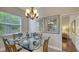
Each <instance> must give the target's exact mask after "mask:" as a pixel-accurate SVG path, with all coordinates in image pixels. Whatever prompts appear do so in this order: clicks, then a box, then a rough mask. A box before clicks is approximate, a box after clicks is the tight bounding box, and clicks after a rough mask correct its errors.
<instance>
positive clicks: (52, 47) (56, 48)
mask: <svg viewBox="0 0 79 59" xmlns="http://www.w3.org/2000/svg"><path fill="white" fill-rule="evenodd" d="M48 47H49V48H51V49H55V50H58V51H62V49H60V48H58V47H55V46H51V45H48Z"/></svg>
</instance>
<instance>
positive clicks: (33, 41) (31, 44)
mask: <svg viewBox="0 0 79 59" xmlns="http://www.w3.org/2000/svg"><path fill="white" fill-rule="evenodd" d="M41 40H42V39H41V37H40V36H38V35H34V36H33V35H32V34H31V36H28V35H26V36H24V37H22V36H21V37H16V38H15V39H10V40H9V42H10V44H11V45H13V44H16V45H19V46H20V47H22V48H24V49H26V50H28V51H30V52H33V51H34V50H36V49H39V48H40V47H41V45H42V44H41Z"/></svg>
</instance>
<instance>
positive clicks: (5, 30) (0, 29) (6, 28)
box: [0, 12, 21, 36]
mask: <svg viewBox="0 0 79 59" xmlns="http://www.w3.org/2000/svg"><path fill="white" fill-rule="evenodd" d="M18 32H21V17H19V16H16V15H12V14H9V13H5V12H0V36H2V35H7V34H13V33H18Z"/></svg>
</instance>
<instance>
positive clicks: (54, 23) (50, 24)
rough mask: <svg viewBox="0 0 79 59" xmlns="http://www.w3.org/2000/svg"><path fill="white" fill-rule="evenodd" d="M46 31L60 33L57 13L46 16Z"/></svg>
mask: <svg viewBox="0 0 79 59" xmlns="http://www.w3.org/2000/svg"><path fill="white" fill-rule="evenodd" d="M46 32H49V33H54V34H59V33H60V17H59V15H56V16H49V17H47V31H46Z"/></svg>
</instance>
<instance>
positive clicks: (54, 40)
mask: <svg viewBox="0 0 79 59" xmlns="http://www.w3.org/2000/svg"><path fill="white" fill-rule="evenodd" d="M43 10H44V16H45V17H46V16H53V15H60V22H61V23H60V34H50V36H51V40H50V42H49V45H50V46H51V47H52V48H53V47H54V48H56V49H59V50H62V25H63V24H62V20H63V19H62V17H63V16H64V15H70V14H76V13H79V8H71V7H69V8H68V7H67V8H65V7H54V8H52V7H50V8H49V7H48V8H43ZM47 34H48V33H47ZM47 36H49V34H48V35H47ZM73 37H74V35H73Z"/></svg>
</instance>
